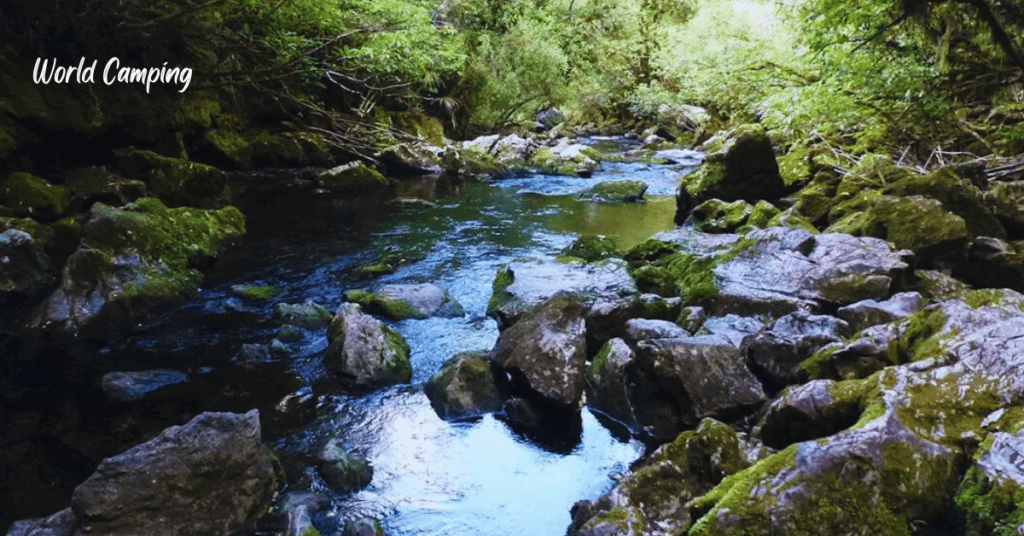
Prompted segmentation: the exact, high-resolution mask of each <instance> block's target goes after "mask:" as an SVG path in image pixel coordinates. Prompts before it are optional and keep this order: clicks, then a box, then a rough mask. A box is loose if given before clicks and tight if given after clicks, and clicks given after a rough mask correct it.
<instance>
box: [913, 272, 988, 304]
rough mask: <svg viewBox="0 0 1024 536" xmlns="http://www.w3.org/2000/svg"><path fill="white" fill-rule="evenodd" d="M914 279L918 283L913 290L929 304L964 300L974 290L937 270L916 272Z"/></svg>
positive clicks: (914, 284) (915, 283)
mask: <svg viewBox="0 0 1024 536" xmlns="http://www.w3.org/2000/svg"><path fill="white" fill-rule="evenodd" d="M914 278H915V279H916V281H914V283H913V284H912V285H911V290H914V291H916V292H918V293H920V294H921V296H922V298H923V299H924V300H925V301H926V302H929V303H932V302H940V301H946V300H952V299H963V298H964V297H965V296H967V293H968V292H970V291H971V290H974V289H973V287H971V286H970V285H968V284H967V283H964V282H963V281H960V280H958V279H955V278H954V277H952V276H950V275H949V274H946V273H943V272H940V271H937V270H915V271H914Z"/></svg>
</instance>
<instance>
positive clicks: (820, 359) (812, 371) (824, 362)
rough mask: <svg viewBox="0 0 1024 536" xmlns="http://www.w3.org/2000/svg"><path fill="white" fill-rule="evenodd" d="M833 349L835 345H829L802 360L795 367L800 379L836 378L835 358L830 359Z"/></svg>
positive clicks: (837, 376) (837, 372)
mask: <svg viewBox="0 0 1024 536" xmlns="http://www.w3.org/2000/svg"><path fill="white" fill-rule="evenodd" d="M835 351H836V347H833V346H830V347H827V348H823V349H822V350H820V351H819V352H817V353H815V354H814V355H812V356H811V357H808V358H807V359H805V360H803V361H802V362H801V363H800V365H799V366H798V367H797V369H796V373H797V375H798V376H799V377H800V380H801V381H810V380H822V379H830V380H835V379H838V378H839V371H838V370H836V363H835V360H834V359H832V354H834V353H835Z"/></svg>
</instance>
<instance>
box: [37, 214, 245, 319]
mask: <svg viewBox="0 0 1024 536" xmlns="http://www.w3.org/2000/svg"><path fill="white" fill-rule="evenodd" d="M244 234H245V218H244V216H242V213H241V212H239V211H238V209H236V208H234V207H225V208H222V209H219V210H200V209H194V208H186V207H182V208H174V209H169V208H167V207H165V206H164V205H163V203H161V202H160V201H158V200H156V199H151V198H144V199H140V200H138V201H136V202H134V203H131V204H129V205H127V206H125V207H124V208H123V209H118V208H112V207H109V206H107V205H104V204H102V203H96V204H94V205H93V206H92V209H91V210H90V214H89V220H88V222H87V223H86V225H85V228H84V229H83V238H82V244H83V245H82V247H80V248H79V249H78V251H76V252H75V253H74V254H73V255H71V257H69V258H68V260H67V263H66V265H65V266H64V270H63V274H62V275H61V280H60V283H59V286H58V288H57V290H56V291H55V292H54V293H53V294H51V295H50V297H49V298H48V299H47V300H46V302H44V303H43V304H42V305H41V306H40V307H39V308H38V309H37V310H36V311H35V312H34V313H33V316H32V318H31V320H30V322H29V326H30V328H32V329H35V330H41V331H47V332H52V333H55V334H56V335H58V336H59V337H71V338H74V337H97V336H98V337H105V336H108V335H110V334H116V333H118V332H121V331H125V330H129V329H134V328H135V327H137V326H138V325H139V323H140V322H141V321H142V320H144V319H145V318H147V317H148V316H149V315H151V314H153V313H155V312H157V311H160V310H162V308H163V307H164V306H166V305H167V304H168V303H170V302H174V301H178V300H181V299H183V298H186V297H189V296H194V295H195V294H196V292H197V290H198V288H199V281H200V274H199V273H198V272H197V269H200V268H206V267H208V266H209V265H210V264H212V263H213V262H214V260H215V259H216V258H217V256H218V255H220V254H221V253H222V252H223V251H225V250H226V249H228V248H229V247H231V246H234V245H236V244H239V243H240V242H241V241H242V238H243V237H244Z"/></svg>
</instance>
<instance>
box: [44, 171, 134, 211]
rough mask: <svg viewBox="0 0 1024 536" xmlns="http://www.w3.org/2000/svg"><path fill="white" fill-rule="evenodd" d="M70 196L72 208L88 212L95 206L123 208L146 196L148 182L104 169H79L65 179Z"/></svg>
mask: <svg viewBox="0 0 1024 536" xmlns="http://www.w3.org/2000/svg"><path fill="white" fill-rule="evenodd" d="M64 184H65V186H67V188H68V190H69V191H70V194H71V208H72V210H74V211H76V212H85V211H87V210H89V208H90V207H91V206H92V205H93V203H104V204H107V205H110V206H116V207H120V206H123V205H126V204H128V203H131V202H132V201H135V200H136V199H140V198H143V197H146V183H144V182H142V181H140V180H133V179H128V178H125V177H122V176H120V175H118V174H116V173H111V172H110V171H107V169H106V168H104V167H88V168H81V169H76V170H73V171H71V172H69V173H68V174H67V176H66V177H65V179H64Z"/></svg>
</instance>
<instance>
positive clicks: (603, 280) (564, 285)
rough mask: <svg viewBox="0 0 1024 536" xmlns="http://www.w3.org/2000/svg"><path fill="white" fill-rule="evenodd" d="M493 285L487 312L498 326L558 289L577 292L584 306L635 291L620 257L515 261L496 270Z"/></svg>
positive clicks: (506, 323) (635, 292) (513, 321)
mask: <svg viewBox="0 0 1024 536" xmlns="http://www.w3.org/2000/svg"><path fill="white" fill-rule="evenodd" d="M493 287H494V291H493V292H492V294H491V298H490V301H489V302H488V304H487V315H488V316H491V317H494V318H495V319H496V320H497V321H498V327H499V328H501V329H504V328H507V327H508V326H511V325H512V324H514V323H515V322H516V321H517V320H518V319H519V318H520V317H521V316H522V315H523V314H524V313H525V312H527V311H529V310H530V309H532V308H534V307H537V306H538V305H540V304H541V303H543V302H544V301H545V300H547V299H548V298H550V297H552V296H554V295H555V293H556V292H559V291H565V292H570V293H572V294H575V295H577V296H578V297H579V298H580V299H581V300H582V301H583V303H584V305H586V306H589V305H591V304H594V303H596V302H598V301H608V302H618V301H619V300H620V299H621V298H626V297H632V296H634V295H636V294H638V291H637V288H636V282H635V281H634V280H633V278H632V277H631V276H630V275H629V271H628V270H627V269H626V263H625V262H624V261H622V260H619V259H607V260H604V261H599V262H591V263H581V262H566V263H563V262H555V261H542V260H522V261H515V262H511V263H509V264H507V265H505V266H503V267H502V268H500V269H499V270H498V273H497V275H496V276H495V278H494V285H493ZM623 321H624V320H623Z"/></svg>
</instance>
